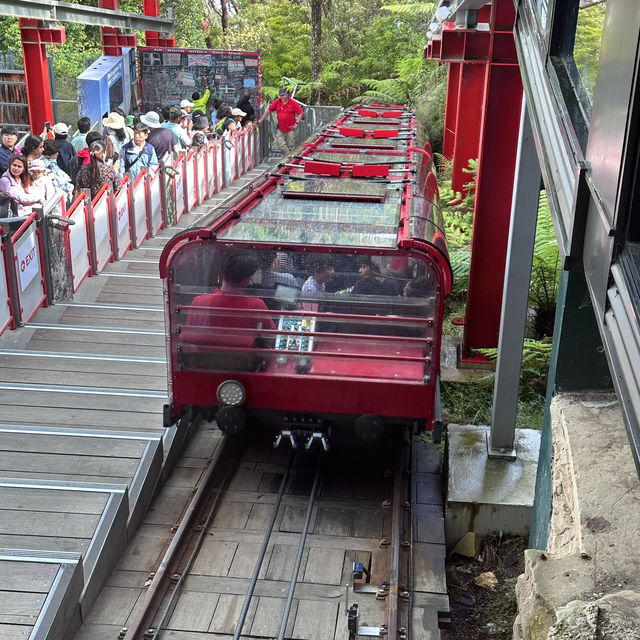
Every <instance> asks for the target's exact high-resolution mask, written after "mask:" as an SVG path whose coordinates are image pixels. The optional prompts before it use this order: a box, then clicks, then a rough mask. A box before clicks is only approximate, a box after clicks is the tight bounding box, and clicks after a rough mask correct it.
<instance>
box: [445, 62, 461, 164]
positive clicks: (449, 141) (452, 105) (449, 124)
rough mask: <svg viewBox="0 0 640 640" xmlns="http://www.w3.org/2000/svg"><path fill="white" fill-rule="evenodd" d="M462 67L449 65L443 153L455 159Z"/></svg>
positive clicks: (454, 63) (457, 64) (457, 63)
mask: <svg viewBox="0 0 640 640" xmlns="http://www.w3.org/2000/svg"><path fill="white" fill-rule="evenodd" d="M461 68H462V65H461V64H460V63H459V62H452V63H451V64H450V65H449V73H448V79H447V106H446V108H445V115H444V139H443V141H442V153H443V154H444V157H445V158H449V159H451V158H453V151H454V144H455V139H456V122H457V114H458V100H459V97H460V71H461Z"/></svg>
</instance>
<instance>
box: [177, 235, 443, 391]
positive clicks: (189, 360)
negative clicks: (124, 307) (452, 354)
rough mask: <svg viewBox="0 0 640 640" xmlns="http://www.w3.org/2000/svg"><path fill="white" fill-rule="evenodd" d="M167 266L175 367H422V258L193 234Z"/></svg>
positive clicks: (430, 309)
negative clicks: (222, 240)
mask: <svg viewBox="0 0 640 640" xmlns="http://www.w3.org/2000/svg"><path fill="white" fill-rule="evenodd" d="M183 254H184V255H183ZM172 273H173V274H174V275H173V281H172V282H171V285H170V288H171V295H172V301H171V302H172V304H171V308H172V318H171V324H172V334H173V335H174V336H175V337H176V339H175V340H172V343H173V345H174V348H175V349H176V353H175V357H176V359H177V360H178V361H179V362H180V367H181V368H182V369H183V370H251V371H256V372H269V373H273V374H278V373H280V374H286V375H291V374H293V373H297V374H303V373H304V374H305V375H323V376H326V375H335V376H350V377H352V376H358V377H364V378H379V377H389V376H391V377H392V378H398V379H415V380H422V379H423V377H424V376H425V375H430V373H431V370H430V367H431V353H432V347H433V345H434V344H435V342H436V341H437V335H438V334H437V331H438V326H437V325H438V323H437V321H436V318H437V317H438V313H439V305H440V290H441V287H440V286H439V282H438V276H437V275H436V273H437V272H436V270H435V268H434V267H433V266H432V265H431V264H430V263H427V262H423V261H421V260H418V259H416V258H414V257H411V256H409V255H398V254H397V253H394V254H390V255H388V256H380V255H378V256H375V255H362V254H355V253H308V252H305V251H303V250H302V249H299V248H292V250H291V251H286V252H283V251H274V250H269V249H267V248H257V249H256V248H255V246H254V247H253V248H251V249H243V248H239V245H235V246H230V245H229V244H226V245H225V246H223V247H221V246H220V245H219V244H216V243H211V242H193V243H189V245H187V246H185V247H183V248H182V249H181V252H180V255H178V256H176V257H174V263H173V269H172ZM175 274H179V276H176V275H175ZM178 278H181V279H183V280H184V281H178ZM383 365H384V366H383Z"/></svg>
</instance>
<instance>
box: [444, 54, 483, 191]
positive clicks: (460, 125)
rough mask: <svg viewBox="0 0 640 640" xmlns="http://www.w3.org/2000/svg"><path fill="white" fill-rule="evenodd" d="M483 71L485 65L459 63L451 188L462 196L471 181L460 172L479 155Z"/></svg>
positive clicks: (466, 175)
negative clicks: (465, 186) (466, 185)
mask: <svg viewBox="0 0 640 640" xmlns="http://www.w3.org/2000/svg"><path fill="white" fill-rule="evenodd" d="M485 70H486V66H485V65H484V64H481V63H480V64H478V63H472V62H465V63H461V64H460V74H459V88H458V96H459V98H458V111H457V113H456V134H455V145H454V151H453V170H452V173H451V186H452V188H453V190H454V191H457V192H460V193H461V194H462V195H463V196H465V195H466V193H467V190H466V189H465V188H464V186H463V185H465V184H466V183H467V182H469V180H470V179H471V176H470V175H469V174H468V173H465V172H464V171H463V169H466V168H467V166H468V165H469V160H476V159H477V158H478V154H479V146H480V131H481V128H482V114H483V108H482V106H483V102H482V99H483V95H484V85H485Z"/></svg>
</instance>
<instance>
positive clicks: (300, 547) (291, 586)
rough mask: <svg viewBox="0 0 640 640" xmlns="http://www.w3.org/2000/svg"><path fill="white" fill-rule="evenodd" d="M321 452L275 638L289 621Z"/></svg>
mask: <svg viewBox="0 0 640 640" xmlns="http://www.w3.org/2000/svg"><path fill="white" fill-rule="evenodd" d="M322 463H323V457H322V454H320V455H319V456H318V464H317V466H316V474H315V477H314V479H313V487H312V489H311V496H310V497H309V504H308V506H307V515H306V518H305V521H304V528H303V529H302V534H301V535H300V542H299V543H298V553H297V555H296V561H295V564H294V566H293V572H292V574H291V580H290V581H289V592H288V593H287V599H286V601H285V604H284V611H283V612H282V620H281V622H280V631H279V633H278V639H277V640H284V634H285V632H286V630H287V623H288V622H289V614H290V613H291V604H292V602H293V593H294V591H295V590H296V582H297V581H298V573H299V572H300V565H301V564H302V553H303V552H304V546H305V543H306V541H307V533H308V532H309V525H310V523H311V514H312V512H313V507H314V505H315V502H316V496H317V494H318V487H319V486H320V470H321V468H322V466H323V464H322Z"/></svg>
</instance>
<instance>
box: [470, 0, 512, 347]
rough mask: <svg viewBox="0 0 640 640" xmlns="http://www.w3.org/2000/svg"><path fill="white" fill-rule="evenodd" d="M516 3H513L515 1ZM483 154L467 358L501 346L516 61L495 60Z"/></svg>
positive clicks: (476, 213)
mask: <svg viewBox="0 0 640 640" xmlns="http://www.w3.org/2000/svg"><path fill="white" fill-rule="evenodd" d="M512 6H513V5H512ZM488 73H489V78H488V87H487V92H486V96H485V101H484V102H485V104H486V105H487V108H486V109H485V118H484V123H483V131H482V146H481V148H480V157H479V158H478V178H477V186H476V202H475V210H474V213H473V241H472V245H471V268H470V271H469V291H468V293H467V308H466V313H465V330H464V341H463V357H468V356H470V355H471V352H472V351H473V349H481V348H487V347H497V346H498V337H499V333H500V311H501V308H502V288H503V284H504V269H505V263H506V258H507V244H508V241H509V221H510V219H511V197H512V192H513V178H514V175H515V164H516V154H517V151H518V131H519V129H520V107H521V102H522V80H521V78H520V70H519V69H518V67H517V66H514V65H505V66H500V65H490V66H489V69H488Z"/></svg>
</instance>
